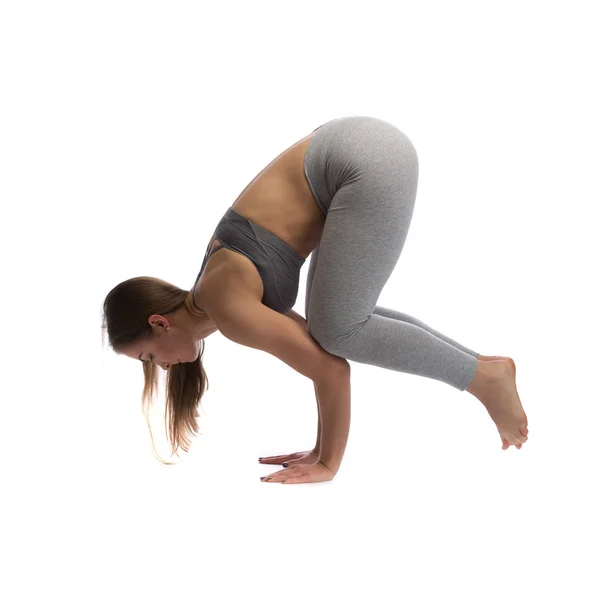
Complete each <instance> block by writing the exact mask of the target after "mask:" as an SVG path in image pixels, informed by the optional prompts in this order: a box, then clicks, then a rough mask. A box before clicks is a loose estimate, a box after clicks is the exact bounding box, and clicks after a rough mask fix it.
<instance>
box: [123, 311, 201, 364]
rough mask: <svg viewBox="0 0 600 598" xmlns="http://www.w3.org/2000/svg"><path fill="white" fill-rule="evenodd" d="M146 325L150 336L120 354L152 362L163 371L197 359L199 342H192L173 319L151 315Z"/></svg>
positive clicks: (183, 329)
mask: <svg viewBox="0 0 600 598" xmlns="http://www.w3.org/2000/svg"><path fill="white" fill-rule="evenodd" d="M148 323H149V324H150V325H151V326H152V336H151V337H150V338H147V339H145V340H143V341H139V342H137V343H134V344H133V345H132V346H130V347H128V348H127V349H126V350H125V351H123V352H122V353H123V355H127V356H128V357H131V358H132V359H138V358H139V359H140V360H141V361H153V362H154V363H156V364H157V365H158V366H160V367H161V368H163V369H164V370H167V369H169V368H170V367H171V366H172V365H174V364H177V363H186V362H188V361H195V360H196V359H197V358H198V353H199V351H200V342H199V341H197V340H194V338H193V337H192V335H191V334H190V333H189V331H187V330H186V329H185V328H183V327H182V326H177V324H176V322H175V321H174V319H171V318H169V317H168V316H159V315H152V316H150V317H149V318H148ZM167 327H168V329H167Z"/></svg>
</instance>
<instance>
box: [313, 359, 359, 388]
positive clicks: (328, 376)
mask: <svg viewBox="0 0 600 598" xmlns="http://www.w3.org/2000/svg"><path fill="white" fill-rule="evenodd" d="M349 377H350V364H349V363H348V361H347V360H346V359H343V358H341V357H338V356H337V355H331V354H330V358H329V359H328V362H327V364H326V365H325V367H323V368H321V370H320V372H319V375H318V376H317V377H316V378H315V379H314V380H313V382H314V383H315V384H326V383H330V382H332V381H334V382H337V381H339V380H340V379H342V380H344V379H347V378H349Z"/></svg>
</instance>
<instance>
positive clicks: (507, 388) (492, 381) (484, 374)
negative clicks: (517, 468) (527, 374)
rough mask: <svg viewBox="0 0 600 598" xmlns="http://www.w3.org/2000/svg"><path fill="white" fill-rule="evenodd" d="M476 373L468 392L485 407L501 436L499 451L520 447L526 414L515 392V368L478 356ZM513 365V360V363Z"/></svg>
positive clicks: (523, 435)
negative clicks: (500, 448)
mask: <svg viewBox="0 0 600 598" xmlns="http://www.w3.org/2000/svg"><path fill="white" fill-rule="evenodd" d="M478 361H479V362H480V363H479V364H478V366H477V371H476V372H475V376H474V377H473V380H472V381H471V384H470V385H469V387H468V388H467V391H468V392H470V393H471V394H472V395H474V396H475V397H477V398H478V399H479V400H480V401H481V403H482V404H483V406H484V407H485V408H486V409H487V411H488V413H489V414H490V417H491V418H492V420H493V421H494V423H495V424H496V427H497V428H498V432H499V433H500V437H501V438H502V450H506V449H507V448H509V447H510V445H511V444H514V445H515V446H517V448H521V446H522V444H523V443H524V442H527V436H528V434H529V431H528V428H527V415H526V414H525V411H524V409H523V406H522V405H521V399H520V398H519V393H518V392H517V385H516V376H515V371H516V367H515V368H513V366H512V365H511V364H510V361H512V360H511V359H510V358H507V360H506V361H505V360H503V359H501V360H499V359H478ZM513 364H514V362H513Z"/></svg>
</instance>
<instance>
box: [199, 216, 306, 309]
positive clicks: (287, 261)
mask: <svg viewBox="0 0 600 598" xmlns="http://www.w3.org/2000/svg"><path fill="white" fill-rule="evenodd" d="M214 240H217V241H219V242H221V243H222V246H220V247H217V248H216V249H215V250H214V251H212V252H211V253H209V251H210V245H209V247H208V248H207V250H206V254H205V256H204V261H203V262H202V267H201V268H200V272H199V273H198V276H197V277H196V282H195V283H194V287H195V286H196V283H197V282H198V280H199V279H200V276H201V275H202V271H203V270H204V267H205V266H206V262H207V261H208V258H209V257H210V256H211V255H212V254H214V253H216V252H217V251H219V249H222V248H223V247H227V249H231V250H233V251H236V252H237V253H241V254H243V255H245V256H246V257H247V258H249V259H250V260H252V262H253V263H254V265H255V266H256V268H257V269H258V272H259V274H260V277H261V279H262V282H263V287H264V293H263V299H262V303H263V304H264V305H266V306H267V307H270V308H271V309H273V310H275V311H277V312H279V313H282V314H285V313H287V312H288V311H290V309H292V307H294V304H295V303H296V297H297V296H298V284H299V281H300V269H301V268H302V266H303V265H304V262H305V261H306V260H305V259H304V258H303V257H302V256H301V255H300V254H299V253H297V252H296V251H295V250H294V249H293V248H292V247H291V246H290V245H288V244H287V243H286V242H285V241H282V240H281V239H280V238H279V237H278V236H276V235H274V234H273V233H272V232H270V231H268V230H267V229H265V228H263V227H262V226H259V225H258V224H255V223H254V222H251V221H250V220H248V219H247V218H244V217H243V216H241V215H240V214H238V213H237V212H235V211H234V210H233V209H232V208H229V209H228V210H227V212H225V214H224V216H223V218H221V220H220V221H219V223H218V224H217V227H216V229H215V233H214V239H213V241H212V242H213V243H214ZM192 300H193V295H192ZM194 305H195V306H196V307H197V308H198V306H197V305H196V303H195V302H194ZM198 309H200V308H198Z"/></svg>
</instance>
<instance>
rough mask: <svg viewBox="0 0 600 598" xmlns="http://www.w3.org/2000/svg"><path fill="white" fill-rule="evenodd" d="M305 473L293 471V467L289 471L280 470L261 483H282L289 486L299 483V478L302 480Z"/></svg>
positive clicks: (263, 478) (263, 479) (267, 476)
mask: <svg viewBox="0 0 600 598" xmlns="http://www.w3.org/2000/svg"><path fill="white" fill-rule="evenodd" d="M305 473H306V472H304V471H300V470H297V469H293V466H290V468H289V469H280V470H279V471H276V472H275V473H271V474H269V475H266V476H263V477H262V478H260V480H261V482H281V483H286V484H287V483H291V482H293V481H298V478H301V477H302V476H303V475H305Z"/></svg>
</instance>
